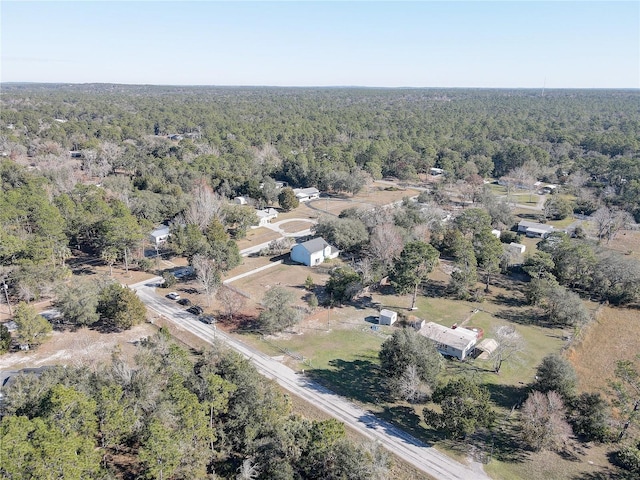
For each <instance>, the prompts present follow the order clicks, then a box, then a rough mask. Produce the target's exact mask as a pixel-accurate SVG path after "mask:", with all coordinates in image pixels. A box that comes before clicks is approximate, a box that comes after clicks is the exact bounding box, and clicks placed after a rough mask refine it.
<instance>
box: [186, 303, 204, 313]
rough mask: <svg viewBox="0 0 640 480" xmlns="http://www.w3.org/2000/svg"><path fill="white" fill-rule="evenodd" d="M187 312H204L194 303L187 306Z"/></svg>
mask: <svg viewBox="0 0 640 480" xmlns="http://www.w3.org/2000/svg"><path fill="white" fill-rule="evenodd" d="M187 312H189V313H193V314H194V315H202V312H204V310H202V307H199V306H198V305H194V306H193V307H189V308H187Z"/></svg>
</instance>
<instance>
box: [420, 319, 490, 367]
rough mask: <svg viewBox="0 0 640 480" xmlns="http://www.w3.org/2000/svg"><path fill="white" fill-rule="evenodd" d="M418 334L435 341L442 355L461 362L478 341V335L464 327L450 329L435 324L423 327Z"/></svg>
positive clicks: (431, 323)
mask: <svg viewBox="0 0 640 480" xmlns="http://www.w3.org/2000/svg"><path fill="white" fill-rule="evenodd" d="M418 333H420V335H423V336H425V337H427V338H428V339H430V340H431V341H433V343H435V346H436V348H437V349H438V351H439V352H440V353H441V354H442V355H447V356H450V357H456V358H457V359H459V360H464V359H465V358H466V357H467V355H469V354H470V353H471V352H472V351H473V349H474V348H475V345H476V342H477V341H478V334H477V333H476V332H474V331H472V330H467V329H466V328H464V327H458V328H448V327H445V326H443V325H439V324H437V323H434V322H429V323H427V324H425V325H423V326H422V328H421V329H420V330H418Z"/></svg>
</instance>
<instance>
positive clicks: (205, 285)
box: [191, 254, 220, 306]
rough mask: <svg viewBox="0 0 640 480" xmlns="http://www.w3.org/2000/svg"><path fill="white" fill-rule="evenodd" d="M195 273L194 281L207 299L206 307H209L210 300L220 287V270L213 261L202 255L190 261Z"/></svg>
mask: <svg viewBox="0 0 640 480" xmlns="http://www.w3.org/2000/svg"><path fill="white" fill-rule="evenodd" d="M191 264H192V266H193V269H194V270H195V272H196V279H197V280H198V283H199V284H200V286H201V287H202V289H203V290H204V294H205V296H206V297H207V306H211V298H212V297H213V295H214V294H215V293H216V291H217V290H218V288H219V287H220V270H219V269H218V264H217V263H216V261H215V260H212V259H210V258H207V257H205V256H204V255H199V254H198V255H195V256H194V257H193V259H192V260H191Z"/></svg>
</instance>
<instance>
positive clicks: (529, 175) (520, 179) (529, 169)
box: [507, 165, 537, 201]
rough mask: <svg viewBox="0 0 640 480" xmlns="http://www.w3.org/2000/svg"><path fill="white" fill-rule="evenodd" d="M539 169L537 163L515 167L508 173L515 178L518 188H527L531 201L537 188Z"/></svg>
mask: <svg viewBox="0 0 640 480" xmlns="http://www.w3.org/2000/svg"><path fill="white" fill-rule="evenodd" d="M536 170H537V168H536V166H535V165H523V166H521V167H518V168H514V169H513V170H511V172H509V173H508V174H507V175H508V176H510V177H511V178H513V179H514V180H515V184H516V187H517V188H521V189H523V190H527V191H528V192H529V201H531V195H532V194H533V191H534V190H535V183H536V177H535V171H536Z"/></svg>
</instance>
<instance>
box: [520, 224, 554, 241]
mask: <svg viewBox="0 0 640 480" xmlns="http://www.w3.org/2000/svg"><path fill="white" fill-rule="evenodd" d="M553 231H554V228H553V226H552V225H545V224H544V223H536V222H527V221H526V220H522V221H521V222H520V223H518V232H519V233H524V234H525V235H526V236H527V237H532V238H547V237H548V236H549V234H550V233H551V232H553Z"/></svg>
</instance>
